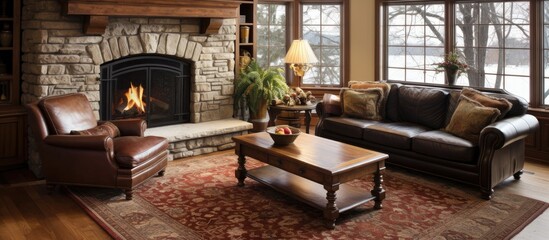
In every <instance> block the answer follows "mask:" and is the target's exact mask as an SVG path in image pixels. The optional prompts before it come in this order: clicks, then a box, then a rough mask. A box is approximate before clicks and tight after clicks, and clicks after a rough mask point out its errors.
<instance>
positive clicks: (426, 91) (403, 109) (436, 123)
mask: <svg viewBox="0 0 549 240" xmlns="http://www.w3.org/2000/svg"><path fill="white" fill-rule="evenodd" d="M389 97H390V96H389ZM447 110H448V92H447V91H444V90H442V89H434V88H425V87H412V86H402V87H400V88H399V89H398V111H399V112H398V115H399V118H400V120H402V121H406V122H412V123H417V124H420V125H423V126H427V127H429V128H431V129H439V128H442V127H444V124H445V120H446V112H447Z"/></svg>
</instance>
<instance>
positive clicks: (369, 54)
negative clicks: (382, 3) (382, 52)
mask: <svg viewBox="0 0 549 240" xmlns="http://www.w3.org/2000/svg"><path fill="white" fill-rule="evenodd" d="M349 2H350V5H351V10H350V11H351V18H350V20H351V23H350V25H351V48H350V52H351V58H350V61H351V65H350V78H349V80H362V81H373V80H376V79H374V66H375V64H374V62H375V56H374V54H375V51H374V49H375V23H374V20H375V0H349Z"/></svg>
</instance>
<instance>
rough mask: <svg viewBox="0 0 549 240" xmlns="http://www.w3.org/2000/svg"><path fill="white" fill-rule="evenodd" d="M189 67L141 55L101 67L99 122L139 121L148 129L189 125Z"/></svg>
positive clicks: (154, 56)
mask: <svg viewBox="0 0 549 240" xmlns="http://www.w3.org/2000/svg"><path fill="white" fill-rule="evenodd" d="M190 81H191V77H190V64H189V63H188V62H186V61H183V60H179V59H174V58H169V57H164V56H157V55H143V56H134V57H129V58H124V59H120V60H116V61H113V62H110V63H106V64H103V65H102V66H101V108H100V112H101V119H102V120H112V119H125V118H142V119H145V120H147V124H148V126H150V127H155V126H163V125H169V124H176V123H184V122H189V119H190Z"/></svg>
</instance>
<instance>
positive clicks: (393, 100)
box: [385, 83, 402, 122]
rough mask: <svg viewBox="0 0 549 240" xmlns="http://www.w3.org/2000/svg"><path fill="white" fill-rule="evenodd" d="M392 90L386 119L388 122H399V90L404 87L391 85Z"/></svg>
mask: <svg viewBox="0 0 549 240" xmlns="http://www.w3.org/2000/svg"><path fill="white" fill-rule="evenodd" d="M390 85H391V89H390V90H389V96H387V102H386V104H385V117H386V120H389V121H391V122H397V121H398V120H399V119H398V88H399V87H401V86H402V84H400V83H391V84H390Z"/></svg>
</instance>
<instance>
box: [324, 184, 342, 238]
mask: <svg viewBox="0 0 549 240" xmlns="http://www.w3.org/2000/svg"><path fill="white" fill-rule="evenodd" d="M324 189H326V191H327V193H326V199H327V200H328V203H327V204H326V208H325V209H324V220H325V221H326V227H328V228H330V229H334V228H335V221H336V219H337V217H338V216H339V208H337V205H336V203H335V201H336V199H337V197H336V191H337V190H338V189H339V184H336V185H324Z"/></svg>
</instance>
